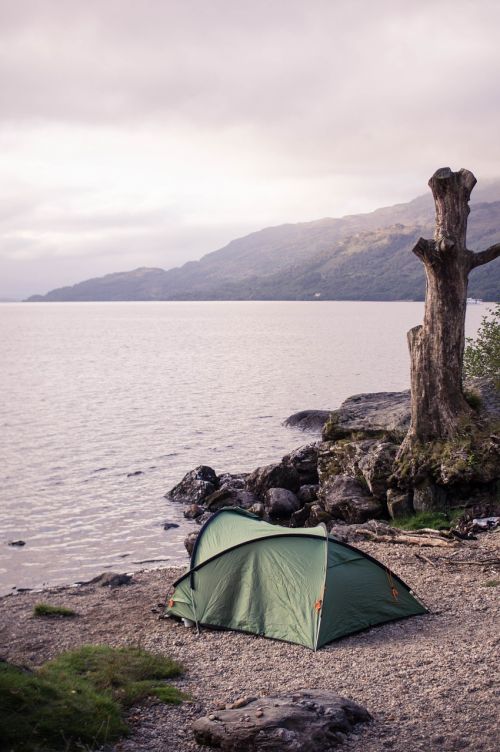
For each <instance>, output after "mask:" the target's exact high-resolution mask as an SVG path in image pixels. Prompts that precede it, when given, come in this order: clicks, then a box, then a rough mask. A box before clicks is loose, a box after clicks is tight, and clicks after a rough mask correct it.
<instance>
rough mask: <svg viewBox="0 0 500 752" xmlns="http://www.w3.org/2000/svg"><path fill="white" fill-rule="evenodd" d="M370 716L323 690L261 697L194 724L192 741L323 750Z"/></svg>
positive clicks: (245, 748)
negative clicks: (194, 738)
mask: <svg viewBox="0 0 500 752" xmlns="http://www.w3.org/2000/svg"><path fill="white" fill-rule="evenodd" d="M369 720H371V716H370V714H369V712H368V711H367V710H366V709H365V708H363V707H362V706H361V705H358V704H356V703H355V702H352V700H348V699H346V698H345V697H340V696H339V695H336V694H334V693H332V692H328V691H326V690H314V689H311V690H307V691H305V690H302V691H298V692H295V693H293V694H290V695H279V696H275V697H263V698H260V699H257V700H252V701H251V702H249V703H248V704H247V705H245V706H244V707H238V708H232V709H229V710H220V711H217V712H216V713H213V714H211V715H209V716H205V717H204V718H198V720H196V721H195V722H194V724H193V730H194V734H195V737H196V741H197V742H199V743H200V744H205V745H208V746H211V747H216V748H218V749H221V750H223V752H232V751H233V750H235V751H236V750H237V752H260V751H261V750H262V752H263V751H264V750H266V751H267V752H270V750H273V752H299V751H300V752H322V750H325V751H326V750H331V749H332V748H333V747H335V746H336V745H338V744H341V743H342V742H343V741H345V739H346V735H347V734H349V733H350V732H351V731H353V729H354V728H355V727H356V725H357V724H359V723H366V722H368V721H369Z"/></svg>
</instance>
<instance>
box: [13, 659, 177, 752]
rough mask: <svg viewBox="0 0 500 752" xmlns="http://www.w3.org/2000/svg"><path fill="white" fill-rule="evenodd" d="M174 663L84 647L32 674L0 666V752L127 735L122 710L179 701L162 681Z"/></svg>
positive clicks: (69, 746)
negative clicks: (153, 700)
mask: <svg viewBox="0 0 500 752" xmlns="http://www.w3.org/2000/svg"><path fill="white" fill-rule="evenodd" d="M180 672H181V667H180V666H179V664H177V663H174V662H173V661H171V660H170V659H169V658H166V657H163V656H156V655H152V654H151V653H147V652H145V651H142V650H138V649H136V648H121V649H113V648H110V647H107V646H91V645H88V646H85V647H83V648H80V649H78V650H74V651H70V652H68V653H63V654H62V655H60V656H58V657H57V658H55V659H54V660H52V661H49V662H48V663H46V664H44V666H42V668H40V669H39V670H38V671H36V672H31V671H27V670H25V669H22V668H19V667H17V666H12V665H10V664H8V663H5V662H0V749H2V750H16V752H42V750H43V752H52V750H65V751H66V752H69V751H70V750H81V749H82V747H85V748H88V747H90V748H92V749H93V748H95V747H96V746H98V745H101V744H105V743H108V742H110V741H112V740H113V739H116V738H118V737H120V736H122V735H124V734H126V733H127V726H126V724H125V723H124V720H123V717H122V716H123V710H124V709H125V708H126V707H128V706H129V705H131V704H133V703H135V702H137V701H138V700H140V699H142V698H144V697H146V696H151V695H154V696H155V697H157V698H158V699H159V700H161V701H162V702H173V703H179V702H181V700H182V698H183V695H182V694H181V693H180V692H179V691H178V690H177V689H176V688H175V687H172V686H169V685H167V684H165V683H164V682H163V681H162V680H164V679H166V678H169V677H172V676H177V675H178V674H179V673H180Z"/></svg>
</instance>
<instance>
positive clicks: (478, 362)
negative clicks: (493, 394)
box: [464, 303, 500, 388]
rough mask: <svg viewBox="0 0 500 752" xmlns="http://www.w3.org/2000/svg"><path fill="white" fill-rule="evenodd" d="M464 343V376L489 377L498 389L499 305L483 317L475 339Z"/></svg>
mask: <svg viewBox="0 0 500 752" xmlns="http://www.w3.org/2000/svg"><path fill="white" fill-rule="evenodd" d="M466 341H467V346H466V348H465V353H464V375H465V376H468V377H471V376H489V377H491V378H492V379H494V380H495V383H496V385H497V388H500V303H496V305H495V308H490V309H489V310H488V313H487V315H486V316H483V318H482V320H481V326H480V327H479V330H478V333H477V337H476V339H472V337H467V340H466Z"/></svg>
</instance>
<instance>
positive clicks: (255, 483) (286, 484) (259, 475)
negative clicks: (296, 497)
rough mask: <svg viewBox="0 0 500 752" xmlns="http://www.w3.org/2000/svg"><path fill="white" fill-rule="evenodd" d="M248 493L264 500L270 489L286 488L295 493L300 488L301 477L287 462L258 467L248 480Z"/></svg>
mask: <svg viewBox="0 0 500 752" xmlns="http://www.w3.org/2000/svg"><path fill="white" fill-rule="evenodd" d="M246 487H247V491H251V492H252V493H254V494H255V495H256V496H257V497H258V498H260V499H263V498H264V495H265V493H266V491H267V490H268V489H269V488H286V489H287V490H288V491H293V492H294V493H295V492H296V491H298V490H299V488H300V476H299V474H298V472H297V470H296V469H295V468H294V467H293V465H288V464H286V463H285V462H279V463H277V464H272V465H265V466H264V467H258V468H257V469H256V470H254V471H253V473H250V475H249V476H248V478H247V479H246Z"/></svg>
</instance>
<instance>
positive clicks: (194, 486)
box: [165, 465, 219, 504]
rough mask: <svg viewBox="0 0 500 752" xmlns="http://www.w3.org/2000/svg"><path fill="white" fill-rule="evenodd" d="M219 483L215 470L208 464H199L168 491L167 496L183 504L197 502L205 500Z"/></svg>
mask: <svg viewBox="0 0 500 752" xmlns="http://www.w3.org/2000/svg"><path fill="white" fill-rule="evenodd" d="M218 485H219V481H218V480H217V475H216V474H215V470H213V469H212V468H211V467H208V466H207V465H199V466H198V467H196V468H195V469H194V470H191V471H190V472H189V473H186V475H185V476H184V478H183V479H182V480H181V482H180V483H178V484H177V485H176V486H174V487H173V488H172V489H171V490H170V491H167V493H166V494H165V498H166V499H170V501H177V502H180V503H182V504H195V503H197V502H200V501H204V499H206V497H207V496H210V494H212V493H213V492H214V491H215V490H216V488H218Z"/></svg>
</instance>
